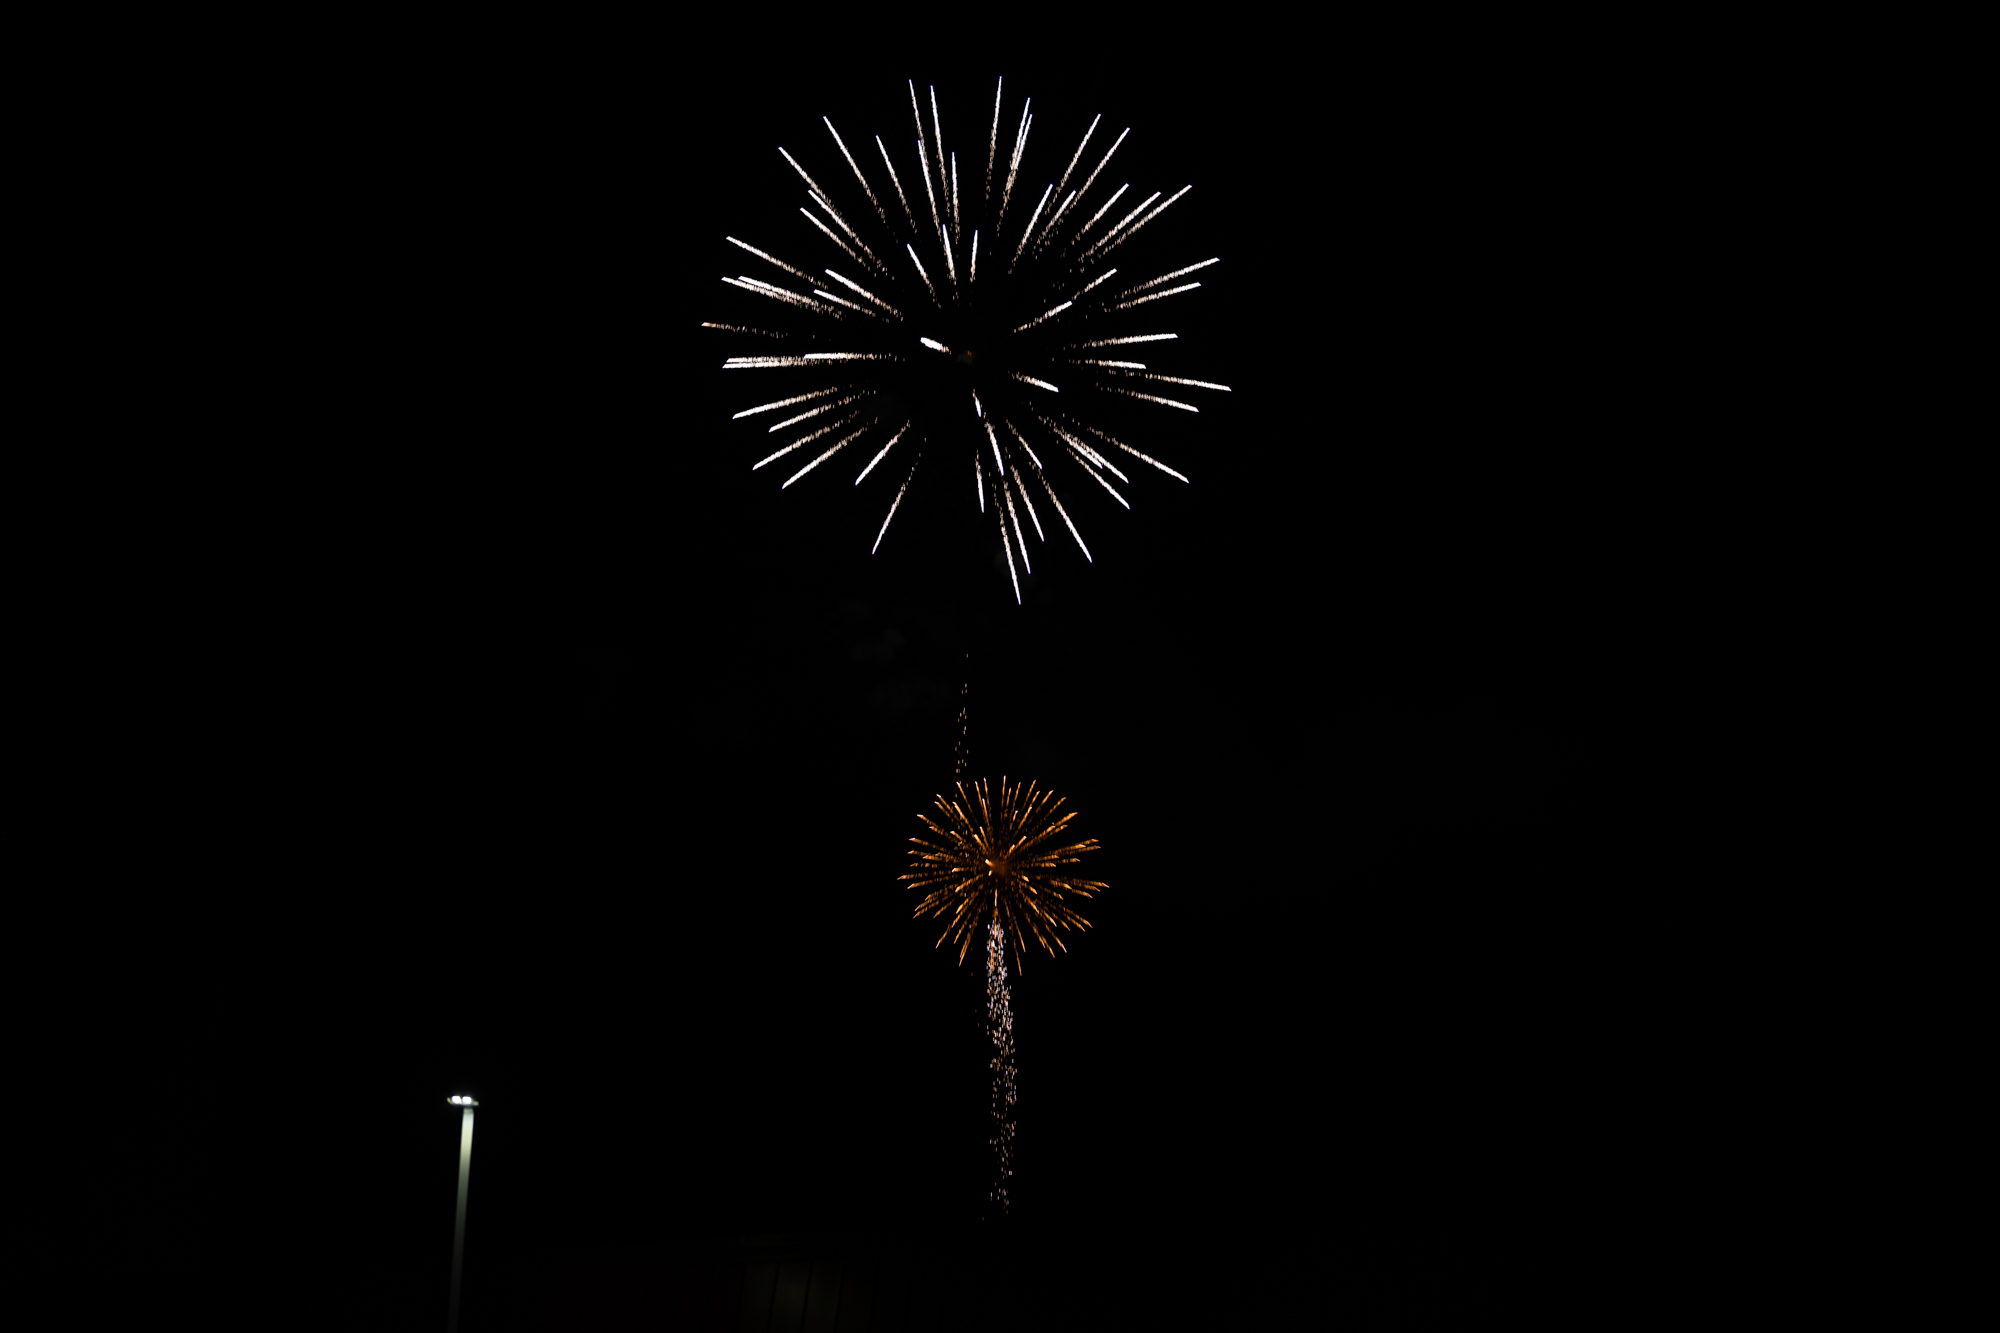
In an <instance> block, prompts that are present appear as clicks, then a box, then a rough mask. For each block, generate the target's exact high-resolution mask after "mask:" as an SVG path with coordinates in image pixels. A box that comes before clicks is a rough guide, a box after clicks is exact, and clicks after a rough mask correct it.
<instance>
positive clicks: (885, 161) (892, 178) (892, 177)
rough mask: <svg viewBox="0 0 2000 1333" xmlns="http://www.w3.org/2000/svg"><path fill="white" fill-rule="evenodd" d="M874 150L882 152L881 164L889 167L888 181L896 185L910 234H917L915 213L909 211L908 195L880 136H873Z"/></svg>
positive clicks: (897, 196)
mask: <svg viewBox="0 0 2000 1333" xmlns="http://www.w3.org/2000/svg"><path fill="white" fill-rule="evenodd" d="M875 148H876V151H877V152H879V153H881V154H882V165H883V166H885V167H887V168H889V183H890V184H891V185H893V186H895V187H896V198H898V199H900V200H902V201H903V216H904V217H906V218H908V219H909V220H910V235H912V236H915V235H916V234H917V215H916V214H915V213H912V212H911V211H910V197H909V196H908V195H906V194H904V193H903V182H902V179H901V178H900V177H899V176H897V175H896V164H895V163H894V162H891V161H890V160H889V150H888V149H886V148H884V147H882V136H881V135H879V134H878V135H876V136H875Z"/></svg>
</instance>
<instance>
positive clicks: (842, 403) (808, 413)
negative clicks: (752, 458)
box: [764, 390, 861, 435]
mask: <svg viewBox="0 0 2000 1333" xmlns="http://www.w3.org/2000/svg"><path fill="white" fill-rule="evenodd" d="M836 392H838V390H836ZM859 397H861V395H860V394H858V393H852V394H849V395H848V396H847V397H845V398H839V399H835V400H834V401H833V402H831V403H821V404H820V405H819V406H818V407H809V408H807V409H806V410H805V411H803V412H801V413H799V414H798V415H797V416H795V417H787V418H785V419H784V420H783V421H780V422H779V423H778V424H777V425H775V426H773V427H771V428H770V429H769V430H767V431H765V432H764V433H765V434H766V435H776V434H777V433H778V432H779V431H781V430H783V429H784V428H785V427H787V426H796V425H798V424H799V423H800V422H801V421H806V420H810V419H811V418H813V417H816V416H818V415H819V414H820V413H822V412H835V411H838V410H839V409H841V408H843V407H846V406H847V405H848V404H849V403H851V402H853V401H854V400H855V399H856V398H859Z"/></svg>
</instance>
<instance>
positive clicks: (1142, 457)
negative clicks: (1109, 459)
mask: <svg viewBox="0 0 2000 1333" xmlns="http://www.w3.org/2000/svg"><path fill="white" fill-rule="evenodd" d="M1084 429H1085V430H1087V431H1089V432H1090V433H1091V434H1092V435H1095V436H1096V437H1097V438H1098V439H1100V440H1102V441H1104V442H1105V443H1106V444H1113V445H1116V446H1118V447H1119V448H1120V449H1123V450H1124V451H1125V452H1126V453H1128V454H1130V455H1132V457H1134V458H1137V459H1140V460H1142V461H1143V462H1147V463H1151V464H1152V465H1153V466H1154V467H1156V468H1158V469H1159V470H1160V471H1162V472H1164V473H1166V474H1167V475H1168V476H1170V477H1177V478H1179V479H1180V480H1182V481H1187V478H1186V477H1182V476H1181V474H1180V473H1178V472H1176V471H1174V470H1173V469H1172V468H1170V467H1168V466H1167V465H1166V464H1165V463H1162V462H1161V461H1160V460H1159V459H1157V458H1155V457H1153V456H1152V455H1151V454H1142V453H1140V452H1139V451H1138V450H1137V449H1134V448H1133V447H1132V446H1131V445H1129V444H1127V443H1125V442H1124V441H1123V440H1114V439H1112V438H1111V437H1110V436H1109V435H1106V434H1105V433H1104V432H1103V431H1101V430H1099V429H1097V427H1095V426H1085V427H1084ZM1189 485H1193V483H1192V482H1189Z"/></svg>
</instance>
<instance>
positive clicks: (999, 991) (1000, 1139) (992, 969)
mask: <svg viewBox="0 0 2000 1333" xmlns="http://www.w3.org/2000/svg"><path fill="white" fill-rule="evenodd" d="M986 1034H987V1038H988V1040H989V1041H991V1042H992V1044H993V1058H992V1061H991V1067H992V1073H993V1091H992V1096H991V1100H990V1104H989V1109H988V1115H989V1118H990V1120H991V1122H992V1137H991V1138H990V1139H989V1140H988V1143H989V1144H990V1145H991V1146H992V1149H993V1185H992V1189H991V1191H990V1192H989V1196H988V1197H989V1198H990V1199H991V1201H992V1202H993V1203H994V1204H996V1205H997V1206H998V1207H999V1209H1000V1212H1001V1213H1002V1214H1003V1215H1004V1214H1005V1213H1006V1212H1007V1211H1008V1208H1009V1206H1010V1205H1011V1203H1012V1191H1013V1182H1014V1105H1015V1092H1014V1006H1013V1003H1012V997H1011V996H1010V995H1009V993H1008V987H1007V936H1006V933H1005V930H1004V929H1003V927H1002V926H1001V925H1000V922H999V920H998V919H997V918H996V919H995V920H993V921H990V922H988V923H987V925H986Z"/></svg>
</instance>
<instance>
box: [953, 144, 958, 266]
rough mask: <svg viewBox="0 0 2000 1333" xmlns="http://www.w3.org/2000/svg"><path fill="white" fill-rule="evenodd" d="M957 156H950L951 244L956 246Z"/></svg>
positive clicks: (955, 154) (954, 154)
mask: <svg viewBox="0 0 2000 1333" xmlns="http://www.w3.org/2000/svg"><path fill="white" fill-rule="evenodd" d="M958 235H959V233H958V154H957V153H956V152H953V153H952V155H951V242H952V244H953V245H956V244H958Z"/></svg>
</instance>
